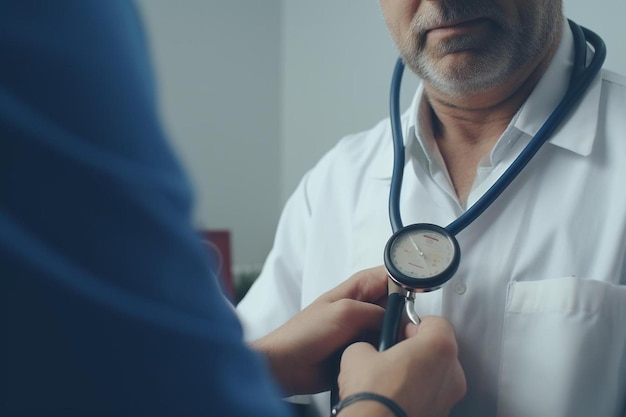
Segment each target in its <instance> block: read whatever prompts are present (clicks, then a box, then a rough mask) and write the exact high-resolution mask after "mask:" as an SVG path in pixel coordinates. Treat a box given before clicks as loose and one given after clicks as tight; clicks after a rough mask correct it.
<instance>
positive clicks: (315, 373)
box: [252, 267, 387, 395]
mask: <svg viewBox="0 0 626 417" xmlns="http://www.w3.org/2000/svg"><path fill="white" fill-rule="evenodd" d="M386 298H387V273H386V272H385V269H384V268H383V267H377V268H372V269H367V270H364V271H361V272H358V273H356V274H355V275H353V276H352V277H351V278H350V279H348V280H347V281H345V282H344V283H342V284H341V285H339V286H337V287H335V288H334V289H332V290H330V291H328V292H327V293H325V294H323V295H322V296H320V297H319V298H318V299H317V300H315V301H314V302H313V303H312V304H311V305H309V306H308V307H307V308H305V309H304V310H302V311H301V312H300V313H298V314H297V315H295V316H294V317H293V318H291V320H289V321H288V322H287V323H285V324H284V325H282V326H281V327H279V328H278V329H276V330H275V331H273V332H272V333H270V334H269V335H267V336H265V337H263V338H261V339H259V340H257V341H255V342H254V343H253V344H252V347H253V348H254V349H256V350H259V351H261V352H263V353H264V354H265V355H266V356H267V357H268V359H269V363H270V368H271V369H272V372H273V374H274V376H275V377H276V378H277V380H278V381H279V383H280V384H281V386H282V387H283V390H285V393H286V394H288V395H294V394H309V393H315V392H321V391H325V390H328V389H330V387H331V383H332V382H333V381H334V380H335V378H336V371H337V363H338V359H339V357H338V355H336V354H337V353H338V352H340V351H341V349H343V348H344V347H345V346H347V345H349V344H350V343H352V342H354V341H362V340H369V339H371V338H372V335H374V336H375V338H377V335H378V332H379V330H380V327H381V325H382V321H383V315H384V309H383V307H381V305H382V304H383V303H384V302H385V301H386ZM374 340H375V339H374Z"/></svg>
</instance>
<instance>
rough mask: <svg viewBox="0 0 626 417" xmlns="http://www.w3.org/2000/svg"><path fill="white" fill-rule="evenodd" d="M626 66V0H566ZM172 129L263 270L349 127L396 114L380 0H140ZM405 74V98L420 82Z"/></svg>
mask: <svg viewBox="0 0 626 417" xmlns="http://www.w3.org/2000/svg"><path fill="white" fill-rule="evenodd" d="M564 1H565V9H566V14H567V16H568V17H570V18H572V19H574V20H575V21H576V22H578V23H579V24H582V25H584V26H587V27H589V28H590V29H592V30H594V31H596V32H597V33H599V34H600V35H601V36H602V37H603V38H604V40H605V42H606V43H607V47H608V58H607V62H606V67H607V68H609V69H612V70H614V71H617V72H620V73H622V74H626V47H625V46H624V39H625V37H626V27H625V26H624V23H623V20H624V17H626V1H625V0H595V1H593V2H590V1H587V0H564ZM138 5H139V7H140V12H141V13H142V15H143V17H144V21H145V25H146V30H147V32H148V36H149V40H150V45H151V50H152V56H153V61H154V64H155V68H156V72H157V74H156V75H157V80H158V83H159V85H158V89H159V97H160V106H161V111H162V116H163V120H164V122H165V127H166V130H167V131H168V132H169V134H170V137H171V140H172V144H173V146H174V148H175V151H176V152H177V153H178V155H179V157H180V159H181V160H182V161H183V163H184V164H185V166H186V167H187V172H188V174H189V175H190V177H191V178H192V181H193V182H194V185H195V189H196V192H197V193H196V194H197V201H196V211H195V215H194V221H195V224H196V226H197V228H198V229H212V230H226V231H228V232H229V243H228V244H229V246H230V248H231V256H230V263H231V267H232V273H233V276H234V280H235V283H236V284H240V283H242V285H244V286H245V285H247V283H249V281H250V280H252V279H254V277H255V276H256V274H257V273H258V270H259V269H260V267H261V265H262V262H263V260H264V259H265V257H266V256H267V254H268V252H269V250H270V248H271V245H272V241H273V235H274V229H275V227H276V224H277V222H278V217H279V215H280V211H281V208H282V206H283V204H284V202H285V201H286V200H287V198H288V197H289V195H290V194H291V192H292V191H293V190H294V188H295V187H296V185H297V183H298V182H299V180H300V178H301V177H302V175H303V174H304V173H305V172H306V171H307V170H308V169H310V168H311V167H312V166H313V165H314V164H315V163H316V161H317V160H318V159H319V158H320V157H321V156H322V155H323V154H324V153H325V152H326V151H328V150H329V149H330V148H331V147H332V146H333V145H334V144H335V143H336V142H337V141H338V140H339V139H340V138H341V137H342V136H344V135H346V134H349V133H354V132H357V131H361V130H366V129H368V128H370V127H371V126H373V125H374V124H375V123H376V122H378V121H379V120H381V119H383V118H385V117H386V116H387V113H388V89H389V84H390V78H391V72H392V69H393V65H394V64H395V60H396V58H397V52H396V49H395V46H394V45H393V42H392V40H391V37H390V36H389V34H388V33H387V29H386V27H385V23H384V20H383V18H382V15H381V12H380V8H379V5H378V2H377V1H375V0H340V1H337V0H332V1H331V0H317V1H304V0H288V1H282V0H238V1H224V0H177V1H172V0H138ZM409 74H410V73H407V74H406V76H405V81H403V99H402V100H403V103H404V107H406V106H407V105H408V103H409V101H410V98H411V96H412V93H413V90H414V88H415V86H416V85H417V80H416V79H415V77H411V76H409Z"/></svg>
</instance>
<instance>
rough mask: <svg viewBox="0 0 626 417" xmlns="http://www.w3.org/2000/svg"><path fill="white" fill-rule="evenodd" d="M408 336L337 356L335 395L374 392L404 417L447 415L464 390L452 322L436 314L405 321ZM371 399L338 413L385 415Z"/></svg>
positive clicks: (343, 416)
mask: <svg viewBox="0 0 626 417" xmlns="http://www.w3.org/2000/svg"><path fill="white" fill-rule="evenodd" d="M406 336H407V339H406V340H404V341H402V342H399V343H398V344H396V345H395V346H393V347H391V348H390V349H388V350H386V351H384V352H378V351H376V349H375V348H374V347H372V346H371V345H369V344H367V343H355V344H353V345H352V346H350V347H349V348H347V349H346V350H345V352H344V354H343V357H342V359H341V373H340V374H339V395H340V397H341V398H346V397H347V396H349V395H352V394H356V393H359V392H374V393H377V394H380V395H384V396H386V397H388V398H390V399H392V400H394V401H395V402H396V403H398V405H400V406H401V407H402V408H403V409H404V411H405V412H406V413H407V414H408V415H409V416H414V417H440V416H447V415H448V413H449V412H450V410H451V409H452V407H453V406H454V404H456V403H457V402H458V401H459V400H460V399H461V398H462V397H463V396H464V395H465V391H466V382H465V374H464V372H463V369H462V368H461V365H460V363H459V361H458V358H457V352H458V350H457V344H456V338H455V335H454V330H453V328H452V325H451V324H450V323H449V322H448V321H447V320H445V319H443V318H440V317H425V318H424V319H423V320H422V322H421V324H420V325H419V326H415V325H413V324H409V325H407V328H406ZM385 410H386V409H385V408H384V407H383V406H381V405H379V404H378V403H375V402H372V401H360V402H356V403H354V404H352V405H350V406H348V407H346V408H345V409H344V410H343V411H342V412H341V414H340V416H341V417H349V416H352V415H354V416H357V415H358V416H370V415H371V416H374V415H377V416H379V415H386V411H385Z"/></svg>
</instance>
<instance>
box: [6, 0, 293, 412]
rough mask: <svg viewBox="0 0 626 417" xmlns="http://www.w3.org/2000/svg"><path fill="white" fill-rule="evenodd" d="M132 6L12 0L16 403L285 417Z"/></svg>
mask: <svg viewBox="0 0 626 417" xmlns="http://www.w3.org/2000/svg"><path fill="white" fill-rule="evenodd" d="M191 206H192V193H191V191H190V187H189V184H188V182H187V180H186V177H185V175H184V173H183V171H182V170H181V167H180V166H179V164H178V162H177V161H176V160H175V158H174V157H173V155H172V152H171V150H170V148H169V145H168V144H167V140H166V137H165V134H164V132H163V129H162V127H161V125H160V123H159V120H158V117H157V108H156V93H155V89H154V79H153V74H152V71H151V67H150V60H149V57H148V53H147V48H146V39H145V37H144V33H143V31H142V28H141V24H140V21H139V18H138V14H137V12H136V10H135V8H134V6H133V5H132V4H130V3H128V2H126V1H122V0H106V1H101V0H94V1H86V0H65V1H62V2H61V1H54V2H47V1H46V2H42V1H34V0H33V1H31V0H14V1H11V0H0V306H1V307H0V308H1V309H2V315H1V317H2V319H1V324H0V326H1V328H0V338H1V341H0V354H1V357H2V365H1V368H0V385H1V386H2V387H3V388H2V389H1V390H0V414H1V415H13V414H18V413H19V414H20V415H30V414H40V413H42V412H45V414H46V415H57V414H58V415H64V416H68V415H125V414H129V415H164V414H171V415H178V416H182V415H215V416H268V417H269V416H271V417H276V416H284V415H286V414H287V411H288V410H287V409H286V408H285V405H284V404H283V402H282V401H281V400H280V393H279V392H278V389H277V387H276V386H275V384H274V383H273V382H272V381H271V380H270V377H269V375H268V374H267V370H266V366H265V364H264V362H263V360H262V358H260V357H259V356H258V355H257V354H255V353H253V352H251V351H250V350H248V349H247V348H246V347H245V345H244V343H243V342H242V331H241V327H240V324H239V322H238V321H237V319H236V317H235V315H234V314H233V311H232V308H231V307H230V306H229V305H228V304H227V302H226V301H225V299H224V297H223V296H222V294H221V292H220V290H219V286H218V284H217V281H216V279H215V278H214V277H213V275H212V273H211V268H210V260H209V259H207V258H208V257H207V254H206V251H205V249H204V248H203V247H202V245H201V244H200V241H199V239H198V237H197V236H196V234H195V231H194V230H193V228H192V226H191V221H190V210H191Z"/></svg>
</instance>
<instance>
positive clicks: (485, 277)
mask: <svg viewBox="0 0 626 417" xmlns="http://www.w3.org/2000/svg"><path fill="white" fill-rule="evenodd" d="M381 6H382V11H383V13H384V15H385V19H386V22H387V25H388V27H389V30H390V32H391V34H392V35H393V38H394V39H395V41H396V44H397V46H398V48H399V50H400V53H401V55H402V57H403V59H404V61H405V63H406V64H407V66H408V68H410V69H411V70H412V71H414V72H415V73H416V74H417V75H418V76H420V77H421V79H422V80H423V82H422V84H421V85H420V86H419V87H418V89H417V91H416V93H415V97H414V100H413V102H412V104H411V106H410V108H409V109H408V110H407V111H406V113H405V114H404V115H403V118H402V127H403V133H404V137H405V147H406V163H405V168H404V182H403V186H402V193H401V201H400V207H401V213H402V216H403V219H404V222H405V224H411V223H417V222H426V223H434V224H438V225H441V226H445V225H447V224H449V223H450V222H452V221H453V220H455V219H456V218H458V216H459V215H460V214H462V213H463V212H464V211H465V210H466V209H467V208H468V207H470V206H471V205H472V204H473V203H474V202H475V201H476V200H478V199H479V198H480V197H481V196H482V195H483V193H484V192H485V191H486V190H487V189H488V188H489V187H490V186H491V185H492V184H493V183H494V182H495V181H496V180H497V179H498V178H499V177H500V175H501V174H502V173H503V171H504V170H505V169H506V168H507V167H508V166H509V165H510V164H511V162H512V161H513V160H514V159H515V157H516V156H517V155H518V154H519V152H520V151H521V149H523V148H524V146H525V145H526V144H527V143H528V142H529V141H530V139H531V138H532V137H533V136H534V134H535V133H536V132H537V131H538V129H539V128H540V127H541V125H542V124H543V123H544V121H545V120H546V118H547V117H548V115H549V114H550V112H551V111H552V110H553V108H554V107H555V106H556V104H557V103H558V102H559V100H560V99H561V97H562V96H563V95H564V93H565V91H566V90H567V87H568V81H569V79H570V73H571V68H572V61H573V55H574V48H573V37H572V33H571V31H570V29H569V27H568V25H567V22H566V20H565V18H564V16H563V11H562V1H561V0H530V1H529V0H472V1H467V0H440V1H435V0H432V1H420V0H381ZM610 52H611V51H609V53H610ZM592 54H593V51H592V50H591V49H590V50H589V51H588V55H589V56H591V55H592ZM624 115H626V79H625V78H624V77H622V76H619V75H617V74H614V73H611V72H609V71H602V72H601V73H600V74H599V75H598V76H597V77H596V78H595V80H594V81H593V82H592V84H591V86H590V88H589V89H588V90H587V91H586V93H585V95H584V96H583V98H582V100H581V101H580V103H579V104H578V105H577V106H576V107H575V108H574V109H573V111H572V113H571V114H570V116H569V117H568V118H567V119H566V121H565V123H564V124H563V125H562V126H561V127H560V128H559V129H558V130H557V131H556V133H555V134H554V135H553V136H552V138H551V139H550V140H549V141H548V143H546V144H545V145H544V146H543V148H542V149H541V150H540V151H539V153H538V154H537V155H536V156H535V158H534V159H533V160H532V161H531V162H530V164H529V165H528V166H527V167H526V168H525V170H524V171H523V172H522V173H521V174H520V176H519V177H518V178H517V179H516V180H515V181H514V182H513V183H512V184H511V185H510V186H509V187H508V188H507V189H506V190H505V191H504V193H503V194H502V195H501V196H500V197H499V198H498V199H497V200H496V201H495V203H493V204H492V205H491V206H490V207H489V208H488V209H487V211H486V212H485V213H483V214H482V215H481V216H480V217H479V218H478V219H477V220H475V221H474V222H473V223H472V224H471V225H470V226H468V227H467V228H466V229H465V230H463V231H462V232H461V233H460V234H459V235H458V236H457V238H458V240H459V243H460V247H461V251H462V258H461V264H460V267H459V270H458V272H457V273H456V275H455V277H454V278H453V279H452V280H451V281H450V282H449V283H448V284H447V285H446V286H445V287H444V288H443V289H442V290H439V291H436V292H431V293H427V294H418V295H417V299H416V310H417V313H418V314H419V315H420V316H423V315H442V316H444V317H446V318H448V319H449V320H450V321H451V322H452V323H453V325H454V326H455V330H456V332H457V337H458V341H459V350H460V353H459V355H460V360H461V364H462V366H463V368H464V370H465V372H466V376H467V383H468V391H467V396H466V397H465V399H464V400H462V401H461V402H460V403H459V404H458V405H457V406H456V407H455V409H454V410H453V411H452V413H451V415H453V416H463V417H468V416H470V417H473V416H476V417H478V416H480V417H484V416H507V417H516V416H534V417H541V416H546V417H548V416H549V417H566V416H567V417H576V416H580V417H588V416H601V417H617V416H621V417H623V416H625V415H626V348H625V347H626V326H624V323H626V243H625V242H626V193H625V192H624V185H623V184H624V183H623V179H624V178H626V163H625V162H624V161H625V158H626V118H625V117H624ZM392 160H393V155H392V140H391V132H390V126H389V120H383V121H381V122H380V123H378V124H377V125H375V126H374V127H373V128H371V129H370V130H367V131H365V132H361V133H357V134H355V135H351V136H348V137H346V138H344V139H342V140H341V141H340V142H339V143H338V144H337V145H336V146H335V147H334V148H333V149H332V150H330V151H329V152H328V153H327V154H326V155H325V156H324V157H323V158H322V160H321V161H319V163H318V164H317V165H316V166H315V167H314V168H313V169H312V170H311V171H310V172H308V173H307V174H306V176H305V177H304V178H303V179H302V181H301V183H300V184H299V186H298V188H297V189H296V191H295V192H294V194H293V195H292V196H291V198H290V199H289V201H288V202H287V204H286V206H285V208H284V211H283V213H282V216H281V220H280V223H279V226H278V229H277V232H276V238H275V244H274V247H273V249H272V251H271V253H270V255H269V257H268V259H267V261H266V263H265V266H264V269H263V271H262V274H261V276H260V277H259V279H258V281H257V282H256V283H255V285H254V286H253V287H252V288H251V290H250V292H249V293H248V295H247V296H246V297H245V299H244V300H243V301H242V302H241V303H240V305H239V307H238V309H239V313H240V315H241V317H242V318H243V319H244V321H245V325H246V326H245V327H246V331H247V337H248V338H249V339H251V340H253V339H256V338H258V337H261V336H262V335H264V334H265V333H267V332H268V331H270V330H272V329H274V328H276V327H277V326H279V325H281V324H282V323H283V322H285V321H286V320H287V319H288V318H289V317H291V316H293V315H294V314H296V313H297V312H298V311H299V310H300V309H302V308H304V307H306V306H307V305H308V304H309V303H311V301H312V300H313V299H315V297H317V296H318V295H319V294H321V293H323V292H324V291H326V290H327V289H328V288H331V287H333V286H335V285H336V284H337V283H339V282H340V281H341V280H342V279H343V277H345V276H348V275H350V273H352V272H354V271H356V270H359V269H362V268H365V267H370V266H373V265H379V264H381V263H382V261H383V259H382V256H383V248H384V245H385V243H386V241H387V239H388V238H389V236H390V235H391V228H390V226H389V220H388V213H387V202H388V192H389V180H390V175H391V171H392ZM275 294H279V297H278V298H279V299H280V300H283V301H282V302H281V303H273V304H271V305H270V304H268V303H266V302H265V301H264V300H266V299H268V298H269V297H276V295H275ZM416 394H417V393H416ZM315 401H316V403H317V404H318V406H319V407H320V410H322V412H323V411H324V410H326V409H327V407H328V405H327V404H328V399H327V397H326V398H320V397H318V398H316V399H315Z"/></svg>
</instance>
